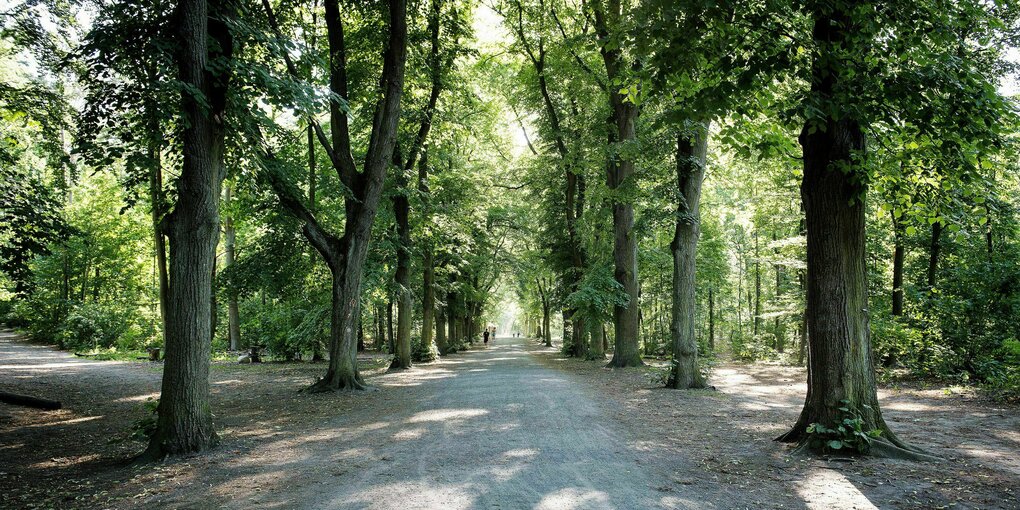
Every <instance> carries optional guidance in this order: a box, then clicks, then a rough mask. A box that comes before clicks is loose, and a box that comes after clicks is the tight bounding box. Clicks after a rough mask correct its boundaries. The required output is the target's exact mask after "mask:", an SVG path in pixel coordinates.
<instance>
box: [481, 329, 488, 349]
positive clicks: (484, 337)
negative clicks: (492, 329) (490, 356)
mask: <svg viewBox="0 0 1020 510" xmlns="http://www.w3.org/2000/svg"><path fill="white" fill-rule="evenodd" d="M482 341H483V342H485V345H489V328H485V333H482Z"/></svg>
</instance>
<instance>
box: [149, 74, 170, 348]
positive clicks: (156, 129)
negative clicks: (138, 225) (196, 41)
mask: <svg viewBox="0 0 1020 510" xmlns="http://www.w3.org/2000/svg"><path fill="white" fill-rule="evenodd" d="M150 74H152V75H154V74H155V72H153V73H150ZM152 79H153V80H155V78H154V77H153V78H152ZM153 82H155V81H153ZM147 109H149V110H150V111H149V112H148V113H147V114H148V115H149V117H150V121H149V130H150V136H152V137H153V140H152V141H150V142H149V149H148V152H149V154H148V155H149V161H150V162H151V164H152V169H151V171H150V172H149V199H150V201H151V202H152V237H153V248H154V250H155V252H156V273H157V275H158V278H159V317H160V324H161V326H162V327H161V328H160V330H161V331H162V332H163V334H164V338H163V341H164V343H165V342H166V315H167V301H168V297H167V292H168V289H169V287H170V277H169V275H168V273H167V265H166V234H165V233H164V232H163V230H162V229H161V228H160V222H162V221H163V215H164V214H165V213H166V202H165V200H164V198H165V197H164V193H163V162H162V157H161V154H160V151H161V149H162V145H163V142H162V140H163V133H162V130H161V129H160V125H159V117H158V116H157V112H156V111H155V110H156V106H155V105H154V104H153V105H148V106H147Z"/></svg>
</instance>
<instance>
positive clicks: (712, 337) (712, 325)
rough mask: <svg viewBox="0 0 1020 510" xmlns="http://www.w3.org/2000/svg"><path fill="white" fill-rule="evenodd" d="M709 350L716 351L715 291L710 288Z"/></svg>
mask: <svg viewBox="0 0 1020 510" xmlns="http://www.w3.org/2000/svg"><path fill="white" fill-rule="evenodd" d="M708 351H709V352H715V291H714V289H713V288H712V287H709V288H708Z"/></svg>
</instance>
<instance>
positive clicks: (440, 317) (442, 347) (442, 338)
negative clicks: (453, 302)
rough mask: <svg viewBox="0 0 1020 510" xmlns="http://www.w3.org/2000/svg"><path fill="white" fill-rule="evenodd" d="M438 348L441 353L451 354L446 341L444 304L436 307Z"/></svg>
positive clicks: (443, 354) (444, 354)
mask: <svg viewBox="0 0 1020 510" xmlns="http://www.w3.org/2000/svg"><path fill="white" fill-rule="evenodd" d="M435 328H436V348H437V349H438V350H439V354H440V355H442V356H446V355H447V354H449V347H448V345H447V341H446V308H445V307H443V306H440V307H437V308H436V323H435Z"/></svg>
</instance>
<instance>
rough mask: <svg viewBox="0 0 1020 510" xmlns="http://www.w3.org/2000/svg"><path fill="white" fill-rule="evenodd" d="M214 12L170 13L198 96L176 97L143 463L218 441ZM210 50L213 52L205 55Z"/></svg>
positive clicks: (218, 155) (185, 77) (222, 33)
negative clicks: (154, 380) (162, 349)
mask: <svg viewBox="0 0 1020 510" xmlns="http://www.w3.org/2000/svg"><path fill="white" fill-rule="evenodd" d="M219 7H220V6H219V4H214V5H212V6H210V5H209V4H207V2H206V0H181V1H180V3H179V4H178V6H177V11H176V22H177V27H178V28H177V30H178V39H179V41H180V44H179V48H178V50H177V54H176V60H177V67H178V70H179V76H180V80H181V82H183V83H185V84H187V85H189V87H190V88H191V90H196V91H200V92H201V93H202V96H204V97H202V98H199V97H196V96H195V95H194V94H191V93H183V94H182V95H181V113H182V118H183V124H184V129H183V132H182V136H181V145H182V151H183V157H182V163H183V165H182V169H181V175H180V177H179V178H178V179H177V197H178V198H177V206H176V207H175V209H174V211H173V212H172V213H170V215H168V216H167V217H166V218H164V220H163V225H162V227H163V230H164V232H165V233H166V234H167V236H168V237H169V239H170V265H169V289H168V294H167V297H168V299H167V319H166V324H167V328H166V356H165V358H164V365H163V382H162V391H161V394H160V401H159V407H158V416H157V420H156V430H155V432H154V433H153V435H152V437H151V438H150V442H149V446H148V449H147V450H146V452H145V454H144V458H147V459H158V458H162V457H165V456H167V455H176V454H184V453H191V452H198V451H202V450H205V449H207V448H209V447H211V446H213V445H214V444H215V443H216V432H215V429H214V428H213V422H212V412H211V410H210V408H209V350H210V341H211V337H212V332H211V331H210V325H211V321H210V316H209V312H210V309H209V302H210V301H211V299H212V296H211V294H212V274H213V258H214V256H215V254H216V244H217V242H218V241H219V199H220V183H221V182H222V180H223V149H224V143H223V136H224V126H223V124H222V120H223V112H224V110H225V108H226V94H227V86H228V83H229V74H228V72H227V71H223V70H222V69H220V70H218V71H212V70H210V67H209V62H210V60H211V59H212V58H216V57H217V56H225V57H227V58H229V57H230V55H231V53H232V51H233V41H232V38H231V35H230V31H229V30H228V28H227V26H226V24H225V23H224V20H225V19H228V18H230V17H231V16H230V13H229V12H227V9H220V8H219ZM210 48H214V50H213V51H216V52H218V53H219V55H210V52H209V51H210ZM214 73H215V74H214ZM203 102H204V103H205V104H203Z"/></svg>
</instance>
